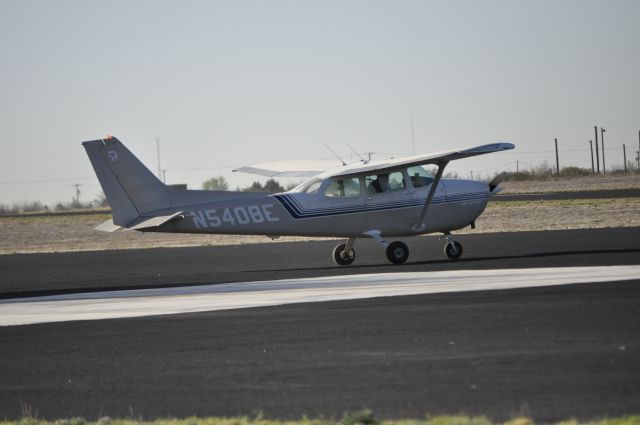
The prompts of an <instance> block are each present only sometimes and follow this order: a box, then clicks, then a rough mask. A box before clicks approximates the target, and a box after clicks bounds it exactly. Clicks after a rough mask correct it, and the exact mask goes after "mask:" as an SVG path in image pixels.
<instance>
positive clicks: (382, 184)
mask: <svg viewBox="0 0 640 425" xmlns="http://www.w3.org/2000/svg"><path fill="white" fill-rule="evenodd" d="M364 182H365V186H366V188H367V193H383V192H391V191H394V190H402V189H404V188H405V187H406V185H405V183H404V177H403V175H402V171H394V172H393V173H385V174H376V175H373V176H367V177H365V178H364Z"/></svg>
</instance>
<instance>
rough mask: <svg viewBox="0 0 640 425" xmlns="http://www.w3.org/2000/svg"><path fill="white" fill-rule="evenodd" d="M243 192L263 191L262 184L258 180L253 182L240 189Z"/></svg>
mask: <svg viewBox="0 0 640 425" xmlns="http://www.w3.org/2000/svg"><path fill="white" fill-rule="evenodd" d="M240 190H241V191H243V192H264V191H265V190H264V186H262V183H260V182H253V183H252V184H251V186H249V187H244V188H242V189H240Z"/></svg>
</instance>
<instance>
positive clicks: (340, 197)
mask: <svg viewBox="0 0 640 425" xmlns="http://www.w3.org/2000/svg"><path fill="white" fill-rule="evenodd" d="M82 144H83V146H84V148H85V149H86V151H87V154H88V156H89V159H90V161H91V164H92V165H93V168H94V170H95V172H96V175H97V177H98V180H99V181H100V185H101V186H102V189H103V190H104V193H105V195H106V197H107V200H108V201H109V204H110V205H111V209H112V214H113V218H112V219H111V220H108V221H106V222H105V223H102V224H101V225H99V226H98V227H96V229H97V230H102V231H106V232H115V231H119V230H138V231H141V232H170V233H210V234H245V235H266V236H269V237H272V238H275V237H279V236H326V237H344V238H346V239H347V240H346V242H345V243H342V244H339V245H337V246H336V247H335V248H334V249H333V252H332V258H333V261H334V262H335V263H336V264H338V265H340V266H346V265H349V264H351V263H353V261H354V260H355V258H356V254H355V250H354V244H355V241H356V239H357V238H373V239H374V240H375V241H377V242H378V243H379V244H380V245H381V246H382V247H383V248H384V249H385V250H386V256H387V258H388V259H389V261H390V262H391V263H393V264H402V263H404V262H405V261H406V260H407V258H408V257H409V248H408V247H407V245H406V244H404V243H403V242H400V241H393V242H388V241H387V238H391V237H394V238H395V237H402V236H415V235H421V234H426V233H442V234H443V237H442V239H444V240H445V241H446V244H445V249H444V251H445V254H446V256H447V257H448V258H450V259H458V258H460V256H461V255H462V245H461V244H460V242H458V241H456V240H454V239H453V236H452V235H451V232H452V231H453V230H458V229H462V228H464V227H467V226H471V227H472V228H475V220H476V219H477V218H478V217H479V216H480V214H482V212H483V211H484V209H485V207H486V205H487V202H488V200H489V198H490V197H491V196H492V195H494V194H495V193H497V192H498V191H499V190H500V188H499V187H498V182H499V181H498V180H499V177H500V176H498V177H497V178H496V179H494V181H492V182H490V183H486V182H481V181H474V180H460V179H445V178H442V175H443V172H444V169H445V167H446V166H447V164H448V163H449V162H450V161H453V160H457V159H461V158H468V157H471V156H476V155H483V154H487V153H492V152H499V151H504V150H509V149H513V148H515V146H514V145H513V144H511V143H494V144H488V145H483V146H477V147H472V148H466V149H459V150H451V151H446V152H440V153H432V154H426V155H423V154H418V155H411V156H406V157H402V158H395V159H394V158H392V159H385V160H375V161H366V160H364V159H362V160H361V161H359V162H355V163H351V164H346V163H344V162H343V161H342V160H340V161H342V164H341V165H337V166H336V165H335V163H334V164H330V165H328V166H327V164H326V162H325V163H318V162H308V163H305V162H268V163H261V164H256V165H252V166H247V167H242V168H239V169H237V170H234V171H238V172H247V173H252V174H258V175H262V176H269V177H306V178H307V180H306V181H305V182H304V183H302V184H300V185H299V186H297V187H295V188H293V189H291V190H289V191H287V192H283V193H276V194H265V193H252V192H231V191H209V190H187V189H176V188H172V187H169V186H167V185H165V184H164V183H162V182H161V181H160V180H159V179H158V178H157V177H156V176H155V175H154V174H153V173H152V172H151V171H149V169H148V168H146V167H145V166H144V165H143V164H142V163H141V162H140V161H139V160H138V159H137V158H136V157H135V156H134V155H133V154H132V153H131V152H130V151H129V150H128V149H127V148H126V147H125V146H124V144H122V142H120V141H119V140H118V139H117V138H115V137H112V136H107V137H106V138H104V139H100V140H92V141H87V142H83V143H82ZM428 164H431V165H435V166H436V167H437V172H436V173H435V175H432V174H431V173H430V172H429V171H427V170H426V169H425V168H423V167H422V166H423V165H428Z"/></svg>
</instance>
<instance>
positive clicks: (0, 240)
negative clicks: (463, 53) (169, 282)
mask: <svg viewBox="0 0 640 425" xmlns="http://www.w3.org/2000/svg"><path fill="white" fill-rule="evenodd" d="M503 187H504V192H503V193H540V192H549V191H576V190H602V189H625V188H640V176H627V177H624V178H622V177H614V176H612V177H609V176H607V177H600V178H599V179H598V178H591V177H587V178H580V179H559V180H550V181H546V182H506V183H503ZM109 218H110V215H106V214H103V215H83V216H45V217H28V216H25V217H20V218H0V254H10V253H28V252H61V251H87V250H106V249H131V248H150V247H179V246H206V245H230V244H245V243H262V242H269V241H271V239H269V238H267V237H265V236H228V235H184V234H161V233H158V234H153V233H140V232H135V231H130V232H118V233H105V232H99V231H96V230H94V228H95V226H97V225H98V224H100V223H102V222H104V221H105V220H107V219H109ZM636 226H640V198H622V199H581V200H569V201H536V202H530V201H527V202H494V203H490V204H489V206H488V207H487V209H486V211H485V212H484V214H483V215H481V216H480V218H479V219H478V220H477V222H476V229H473V230H472V229H470V228H467V229H464V230H462V231H459V232H457V233H462V234H464V233H480V232H513V231H529V230H560V229H592V228H607V227H636ZM296 240H298V241H299V240H312V239H311V238H293V237H283V238H279V239H276V240H275V242H287V241H296Z"/></svg>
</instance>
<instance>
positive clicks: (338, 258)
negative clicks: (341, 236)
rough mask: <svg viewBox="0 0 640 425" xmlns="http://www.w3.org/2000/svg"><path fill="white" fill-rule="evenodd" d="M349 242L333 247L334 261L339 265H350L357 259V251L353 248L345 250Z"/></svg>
mask: <svg viewBox="0 0 640 425" xmlns="http://www.w3.org/2000/svg"><path fill="white" fill-rule="evenodd" d="M346 246H347V244H344V243H341V244H340V245H338V246H336V247H335V248H333V254H332V257H333V262H334V263H336V264H337V265H339V266H348V265H349V264H351V263H353V260H355V259H356V252H355V251H354V250H353V248H352V249H351V251H349V252H348V253H347V252H345V250H344V249H345V248H346Z"/></svg>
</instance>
